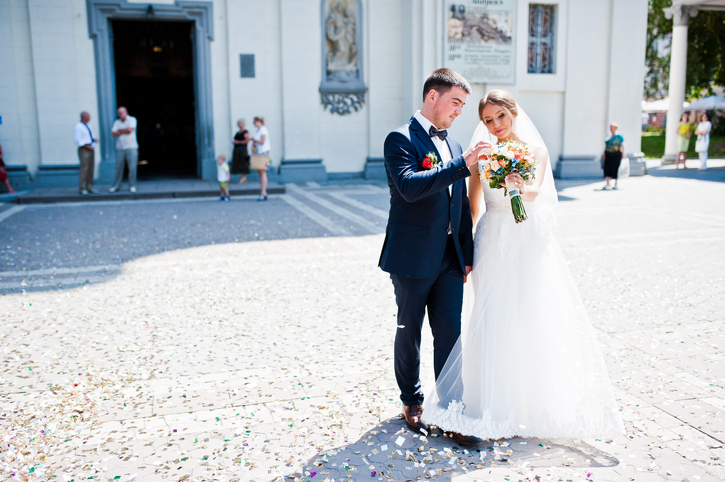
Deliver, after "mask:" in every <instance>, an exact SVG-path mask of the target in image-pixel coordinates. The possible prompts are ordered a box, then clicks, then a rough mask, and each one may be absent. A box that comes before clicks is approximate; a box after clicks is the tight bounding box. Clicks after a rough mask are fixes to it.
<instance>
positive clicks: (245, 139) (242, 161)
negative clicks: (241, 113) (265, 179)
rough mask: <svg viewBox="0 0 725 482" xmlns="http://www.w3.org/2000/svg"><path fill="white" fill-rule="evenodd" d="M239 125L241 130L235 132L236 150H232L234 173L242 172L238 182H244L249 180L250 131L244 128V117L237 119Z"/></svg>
mask: <svg viewBox="0 0 725 482" xmlns="http://www.w3.org/2000/svg"><path fill="white" fill-rule="evenodd" d="M237 127H239V131H237V133H236V134H234V140H233V141H232V144H234V151H233V152H232V172H231V173H232V174H241V176H239V181H237V184H244V183H245V182H247V174H249V150H248V149H247V144H248V143H249V140H250V139H249V131H248V130H247V129H245V128H244V119H239V120H238V121H237Z"/></svg>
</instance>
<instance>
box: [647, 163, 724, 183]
mask: <svg viewBox="0 0 725 482" xmlns="http://www.w3.org/2000/svg"><path fill="white" fill-rule="evenodd" d="M708 162H709V161H708ZM647 171H648V173H649V175H650V176H652V177H673V178H677V179H695V180H698V181H710V182H725V167H710V168H708V169H707V170H706V171H699V170H697V169H693V168H689V169H674V168H673V167H672V166H659V167H650V168H649V169H647Z"/></svg>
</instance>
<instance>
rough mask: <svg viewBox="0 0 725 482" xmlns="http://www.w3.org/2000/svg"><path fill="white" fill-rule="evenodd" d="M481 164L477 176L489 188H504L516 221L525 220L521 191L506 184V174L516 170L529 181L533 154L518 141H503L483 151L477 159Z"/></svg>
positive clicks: (532, 165)
mask: <svg viewBox="0 0 725 482" xmlns="http://www.w3.org/2000/svg"><path fill="white" fill-rule="evenodd" d="M478 163H479V164H480V165H481V169H479V176H481V180H484V179H485V180H486V181H487V182H488V185H489V186H490V187H491V189H501V188H503V189H504V196H505V195H507V194H508V195H509V197H510V198H511V210H512V211H513V213H514V220H515V221H516V222H517V223H520V222H521V221H525V220H526V210H525V209H524V202H523V200H522V199H521V193H520V192H519V190H518V189H516V188H515V187H513V186H511V187H509V186H507V185H506V176H508V175H509V174H511V173H512V172H517V173H519V174H520V175H521V177H522V178H524V181H529V180H531V179H533V178H534V168H535V167H536V162H535V161H534V154H533V153H532V152H531V151H529V149H528V148H527V147H526V146H525V145H524V144H522V143H520V142H518V141H513V140H509V141H504V142H502V143H501V144H498V145H496V146H493V147H491V148H490V149H487V150H485V151H483V154H482V155H481V157H480V158H479V160H478Z"/></svg>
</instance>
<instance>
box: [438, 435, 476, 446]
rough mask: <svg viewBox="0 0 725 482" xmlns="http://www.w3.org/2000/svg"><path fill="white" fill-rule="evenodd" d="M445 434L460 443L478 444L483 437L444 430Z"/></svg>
mask: <svg viewBox="0 0 725 482" xmlns="http://www.w3.org/2000/svg"><path fill="white" fill-rule="evenodd" d="M446 435H447V436H448V437H449V438H452V439H453V440H455V441H456V442H458V443H459V444H461V445H478V444H480V443H482V442H483V439H480V438H478V437H474V436H473V435H463V434H460V433H458V432H446Z"/></svg>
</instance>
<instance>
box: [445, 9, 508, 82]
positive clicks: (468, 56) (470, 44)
mask: <svg viewBox="0 0 725 482" xmlns="http://www.w3.org/2000/svg"><path fill="white" fill-rule="evenodd" d="M445 6H446V15H445V16H444V18H445V21H446V25H445V29H444V30H445V40H444V43H443V45H444V48H445V51H444V65H445V66H446V67H449V68H451V69H453V70H455V71H457V72H458V73H460V74H461V75H463V76H464V77H465V78H466V79H467V80H468V81H469V82H470V83H472V84H487V83H496V84H513V83H514V82H515V79H514V73H515V72H514V65H515V62H514V60H515V51H514V18H515V7H516V0H446V3H445Z"/></svg>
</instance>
